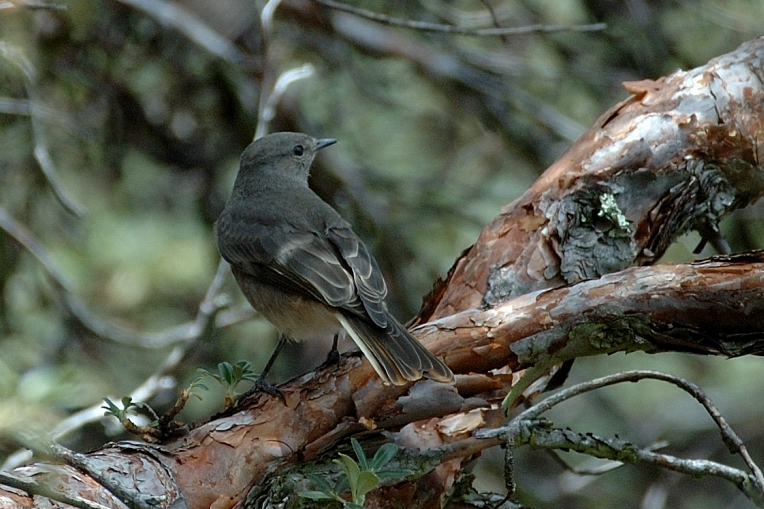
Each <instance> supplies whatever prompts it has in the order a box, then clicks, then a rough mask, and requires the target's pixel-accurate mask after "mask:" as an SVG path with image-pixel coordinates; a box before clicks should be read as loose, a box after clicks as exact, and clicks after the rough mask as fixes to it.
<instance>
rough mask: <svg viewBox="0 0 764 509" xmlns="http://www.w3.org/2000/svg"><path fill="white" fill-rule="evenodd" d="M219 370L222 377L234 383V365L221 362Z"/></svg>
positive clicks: (227, 381) (226, 381)
mask: <svg viewBox="0 0 764 509" xmlns="http://www.w3.org/2000/svg"><path fill="white" fill-rule="evenodd" d="M218 372H219V373H220V378H221V379H222V380H223V381H224V382H225V383H226V384H227V385H232V384H233V366H231V364H230V363H229V362H225V361H224V362H221V363H219V364H218Z"/></svg>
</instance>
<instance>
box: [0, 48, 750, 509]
mask: <svg viewBox="0 0 764 509" xmlns="http://www.w3.org/2000/svg"><path fill="white" fill-rule="evenodd" d="M763 77H764V38H759V39H755V40H753V41H750V42H748V43H746V44H744V45H742V46H741V47H740V48H738V49H737V50H735V51H733V52H731V53H729V54H726V55H723V56H721V57H718V58H716V59H714V60H712V61H711V62H709V63H708V64H707V65H706V66H703V67H700V68H697V69H694V70H692V71H686V72H685V71H677V72H675V73H673V74H671V75H670V76H667V77H665V78H661V79H659V80H656V81H649V80H647V81H643V82H638V83H629V84H627V90H628V91H629V92H631V94H632V95H631V96H630V97H629V98H628V99H626V100H624V101H623V102H621V103H620V104H618V105H616V106H615V107H613V108H612V109H611V110H610V111H608V112H606V113H605V114H604V115H602V117H600V119H599V120H598V121H597V123H596V124H595V126H594V127H593V128H592V129H591V130H590V131H589V132H587V133H586V134H585V135H584V136H583V137H582V138H581V139H580V140H578V142H576V143H575V144H574V145H573V146H572V147H571V148H570V149H569V150H568V151H567V152H566V153H565V154H563V156H562V157H561V158H560V159H559V160H558V161H557V162H555V163H554V164H553V165H552V166H551V167H550V168H549V169H548V170H547V171H546V173H544V175H542V176H541V177H540V178H539V180H538V181H537V182H536V183H535V184H534V185H533V186H532V187H531V188H530V189H529V190H528V191H527V192H526V193H525V194H524V195H523V196H522V197H520V198H519V199H518V200H516V201H515V202H513V203H511V204H509V205H507V206H506V207H505V208H504V209H503V210H502V212H501V214H500V216H499V217H498V218H497V219H496V220H495V221H494V222H492V223H491V224H490V225H488V226H487V227H486V228H485V229H484V231H483V232H482V234H481V235H480V238H479V239H478V241H477V242H476V244H475V245H474V246H473V247H472V248H471V249H470V250H469V251H467V252H465V253H464V255H463V256H462V257H461V258H460V259H459V260H457V262H456V264H455V265H454V267H453V268H452V270H451V272H450V274H449V276H448V278H447V280H446V281H445V282H442V284H441V285H439V286H438V287H437V288H436V289H434V290H433V292H432V293H431V295H430V298H429V300H428V301H427V302H426V306H425V308H424V309H425V311H423V312H422V313H420V316H419V318H418V320H417V324H418V327H416V328H415V329H414V331H413V333H414V334H415V335H416V336H417V337H418V338H419V339H421V340H422V341H423V342H424V343H425V344H426V345H427V346H428V347H429V348H430V349H432V350H433V351H434V352H436V353H438V354H440V355H442V356H444V358H445V359H446V361H447V363H448V364H449V365H450V366H451V368H452V369H453V370H454V371H455V372H456V373H457V374H459V375H458V376H457V381H456V384H455V385H454V386H449V385H444V384H438V383H435V382H431V381H427V380H425V381H420V382H417V383H416V384H413V385H411V386H408V387H386V386H383V385H382V384H381V383H380V381H379V379H378V378H377V377H376V376H375V375H374V372H373V369H372V368H371V367H370V365H369V364H368V362H365V361H364V360H363V359H361V358H359V357H357V356H353V355H350V356H345V358H344V359H343V361H342V362H341V364H340V365H339V367H324V368H320V369H318V370H317V371H315V372H313V373H309V374H306V375H304V376H302V377H300V378H298V379H295V380H292V381H290V382H288V383H286V384H284V385H282V386H281V387H280V388H281V390H282V391H283V392H284V395H285V397H286V402H287V404H286V405H285V404H283V403H282V402H281V401H280V400H279V399H277V398H272V397H270V396H267V395H260V396H258V397H256V398H254V399H253V400H252V401H251V404H250V405H249V406H248V407H247V408H244V409H242V410H239V411H236V412H229V413H226V414H223V415H219V416H215V417H213V418H212V420H211V421H210V422H208V423H205V424H202V425H200V426H198V427H196V428H194V429H193V430H191V431H189V432H188V433H187V434H186V435H185V436H183V437H181V438H179V439H175V440H173V441H170V442H168V443H165V444H163V445H162V446H161V447H158V446H157V447H154V446H151V447H150V446H143V445H135V444H131V443H124V444H113V445H109V446H106V447H104V448H103V449H101V450H99V451H96V452H94V453H90V454H89V455H87V458H89V461H91V462H92V466H93V468H94V469H97V470H99V471H102V472H105V473H107V474H109V475H108V476H107V477H108V478H109V484H110V485H112V486H114V485H117V486H122V487H123V488H122V490H121V491H119V490H117V492H118V493H121V494H123V495H125V494H126V496H127V498H132V499H133V500H139V501H143V502H142V503H143V504H144V505H141V504H136V505H134V506H135V507H149V506H154V507H156V506H159V507H171V506H172V507H189V508H192V509H196V508H208V507H213V508H225V507H233V506H234V505H237V504H241V503H243V501H244V500H245V497H246V496H247V494H248V493H250V490H251V489H252V488H253V486H259V485H261V483H264V482H270V481H268V480H269V479H273V475H274V474H277V473H283V472H284V471H285V470H284V469H285V468H287V467H289V466H291V465H295V464H297V463H304V462H307V461H310V460H314V459H317V458H318V457H319V456H320V454H321V453H322V452H323V451H326V450H328V449H330V448H331V447H332V446H333V445H334V444H336V443H337V441H339V440H340V439H342V438H344V437H347V436H349V435H351V434H354V433H357V432H358V431H362V430H372V429H373V430H383V429H386V430H389V431H390V434H389V436H390V437H391V438H393V439H394V440H396V441H397V442H398V443H399V444H400V445H406V446H408V447H409V448H411V449H413V448H415V447H419V448H420V449H428V448H432V449H437V450H439V451H445V452H443V454H442V455H441V456H438V457H437V460H438V461H437V462H435V463H433V464H431V465H430V467H428V468H429V470H427V472H429V473H428V474H427V475H424V476H421V477H419V479H417V480H413V481H407V482H403V483H399V484H397V485H395V486H394V487H387V488H383V489H380V490H378V491H377V492H376V493H375V494H373V495H372V496H371V498H370V499H369V500H370V501H374V503H377V504H379V506H380V507H385V506H388V505H391V504H396V503H398V502H400V501H404V500H405V501H406V503H407V504H408V506H409V507H434V506H437V505H438V504H439V503H440V502H441V501H442V500H443V499H444V497H445V494H446V493H447V491H448V490H449V488H450V487H451V486H452V485H453V482H454V479H455V478H456V476H457V474H458V473H459V471H460V470H461V468H462V461H464V460H466V459H468V458H470V457H472V455H474V454H475V453H476V452H478V451H479V450H480V448H481V447H484V446H487V445H486V444H485V443H483V445H480V444H479V443H478V441H476V440H475V439H474V438H473V437H471V432H472V431H473V430H474V429H476V428H478V427H481V426H485V425H486V424H491V423H494V422H496V421H497V420H498V419H500V418H501V413H500V411H499V410H497V409H496V405H495V404H496V403H497V402H499V401H500V400H501V399H502V398H503V397H504V396H505V395H506V394H507V391H508V390H509V388H510V387H511V385H512V383H513V382H515V381H516V378H517V376H516V371H517V370H518V368H521V367H524V366H540V365H541V366H546V365H553V364H555V363H559V362H561V361H564V360H567V359H573V358H576V357H581V356H586V355H599V354H603V353H613V352H618V351H626V352H630V351H635V350H642V351H647V352H662V351H682V352H691V353H696V354H709V355H725V356H738V355H750V354H754V355H761V354H762V353H764V323H763V322H762V320H761V319H760V317H761V316H762V312H763V311H764V290H762V288H764V254H762V253H750V254H747V255H741V256H735V257H719V258H716V259H713V260H708V261H704V262H699V263H694V264H685V265H658V266H653V267H632V268H628V267H630V266H632V265H637V266H639V265H648V264H650V263H652V262H654V261H655V260H656V259H658V258H659V257H660V256H661V255H662V254H663V252H664V251H665V249H666V248H667V247H668V245H669V244H670V243H671V241H672V240H673V239H675V238H676V236H678V235H680V234H682V233H684V232H686V231H688V230H693V229H696V230H699V231H701V233H702V234H703V236H704V238H706V239H708V240H709V241H712V242H718V241H719V238H718V237H717V236H716V235H715V233H714V232H715V228H716V225H717V224H718V222H719V220H720V219H721V218H723V217H724V216H725V215H727V214H729V213H730V212H731V211H732V210H735V209H736V208H739V207H744V206H746V205H748V204H750V203H752V202H753V201H755V200H756V199H758V198H759V197H760V196H761V195H762V193H764V173H763V172H762V167H761V166H760V164H759V160H760V157H759V154H760V153H761V152H762V150H764V146H763V145H762V143H764V141H762V140H764V133H763V132H762V115H761V112H762V111H764V87H763V85H762V81H763V80H762V78H763ZM531 292H532V293H531ZM425 322H427V323H425ZM444 416H448V417H445V418H444ZM494 443H495V442H492V443H491V444H489V445H493V444H494ZM435 465H438V466H435ZM43 472H44V474H43ZM14 475H17V476H19V477H24V478H27V479H38V480H39V479H40V478H42V477H44V478H45V479H46V482H47V483H48V484H50V485H52V486H58V488H59V489H60V490H67V491H71V492H72V493H80V494H81V495H82V496H83V497H85V498H87V499H89V500H93V501H98V502H99V503H101V504H103V505H105V506H107V507H122V506H121V505H120V503H118V502H116V500H115V497H114V496H113V495H112V494H110V493H108V492H107V490H105V489H102V488H101V486H100V485H99V484H98V483H97V482H95V481H94V480H93V479H92V478H90V477H89V476H87V475H85V474H84V473H82V472H81V471H77V470H75V469H73V468H72V467H54V466H49V465H45V464H38V465H33V466H30V467H23V468H19V469H17V470H16V471H14ZM269 476H270V477H269ZM268 486H269V485H265V487H266V488H267V487H268ZM157 496H158V497H160V498H152V497H157ZM259 496H261V497H264V498H268V497H271V496H274V493H272V492H268V491H267V490H266V491H262V490H261V491H260V492H259ZM292 496H294V494H293V493H292ZM147 497H148V498H147ZM161 497H163V498H161ZM36 502H39V500H38V501H35V500H33V498H32V497H29V496H27V495H25V494H24V493H22V492H19V491H18V490H15V489H12V488H7V489H3V488H0V505H2V506H3V507H30V506H32V505H34V504H35V503H36Z"/></svg>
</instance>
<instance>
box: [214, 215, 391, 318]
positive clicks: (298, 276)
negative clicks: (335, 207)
mask: <svg viewBox="0 0 764 509" xmlns="http://www.w3.org/2000/svg"><path fill="white" fill-rule="evenodd" d="M219 244H220V245H219V247H220V251H221V254H222V255H223V258H225V259H226V260H227V261H228V262H229V263H230V264H231V265H233V266H235V267H236V268H237V269H239V270H241V271H244V272H246V273H248V274H251V275H252V276H254V277H257V278H258V279H260V280H261V281H264V282H268V283H270V284H272V285H274V286H277V287H279V288H284V289H290V290H292V291H295V292H297V293H302V294H308V295H310V296H312V297H313V298H315V299H316V300H318V301H320V302H324V303H325V304H328V305H330V306H332V307H335V308H340V309H343V310H345V311H348V312H350V313H352V314H354V315H356V316H360V317H362V318H366V317H368V318H370V319H371V320H372V321H373V322H374V323H376V324H377V325H379V326H380V327H386V326H387V323H388V320H387V312H386V309H385V306H384V302H383V301H384V297H385V295H386V293H387V288H386V286H385V282H384V280H383V279H382V275H381V272H380V270H379V268H378V267H377V264H376V262H375V261H374V259H373V258H372V256H371V255H370V254H369V252H368V250H367V249H366V246H364V244H363V243H362V242H361V241H360V240H359V239H358V237H356V235H355V234H354V233H353V231H352V230H350V228H335V229H330V230H328V231H327V232H326V234H325V235H323V234H317V233H311V232H300V231H296V230H294V229H293V228H283V227H281V228H280V227H266V226H260V225H258V226H252V225H250V226H249V227H248V228H247V232H246V236H240V237H239V238H238V239H231V238H230V237H229V238H227V239H226V242H224V243H219Z"/></svg>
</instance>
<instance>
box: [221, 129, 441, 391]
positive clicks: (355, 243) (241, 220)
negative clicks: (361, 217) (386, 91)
mask: <svg viewBox="0 0 764 509" xmlns="http://www.w3.org/2000/svg"><path fill="white" fill-rule="evenodd" d="M336 141H337V140H335V139H332V138H325V139H315V138H312V137H310V136H308V135H306V134H300V133H286V132H285V133H274V134H270V135H268V136H264V137H263V138H260V139H258V140H256V141H254V142H253V143H251V144H250V145H249V146H248V147H247V148H246V150H245V151H244V153H243V154H242V156H241V166H240V169H239V173H238V175H237V176H236V181H235V182H234V185H233V192H232V194H231V198H230V199H229V200H228V203H227V204H226V206H225V208H224V209H223V212H222V214H221V215H220V218H219V219H218V221H217V223H216V225H215V234H216V237H217V244H218V249H219V250H220V254H221V255H222V256H223V258H225V260H226V261H228V263H229V264H230V265H231V270H232V272H233V275H234V276H235V278H236V281H237V283H238V284H239V287H240V288H241V291H242V292H243V293H244V295H245V296H246V297H247V300H248V301H249V303H250V304H252V306H253V307H254V308H255V309H256V310H257V311H259V312H260V313H262V315H263V316H265V318H267V319H268V320H269V321H270V322H271V323H272V324H273V325H274V326H275V327H276V328H277V329H278V330H279V331H280V332H281V338H280V339H279V343H278V345H277V346H276V350H275V351H274V352H273V355H272V356H271V359H270V360H269V362H268V364H267V365H266V368H265V370H264V371H263V373H262V374H261V375H260V382H262V383H263V384H264V377H265V375H266V374H267V372H268V370H269V369H270V366H271V364H272V362H273V360H274V359H275V357H276V356H277V355H278V352H279V350H280V348H281V346H282V345H283V342H284V339H285V337H289V338H293V339H308V338H316V337H320V336H322V335H327V336H328V335H330V334H334V335H335V336H334V340H335V343H334V344H335V347H336V341H337V336H336V334H337V333H338V332H339V331H341V330H342V329H344V330H345V331H347V333H348V334H349V335H350V337H351V338H352V339H353V341H354V342H355V343H356V344H357V345H358V347H359V348H360V349H361V351H362V352H363V353H364V354H365V355H366V357H367V358H368V359H369V361H370V362H371V364H372V366H373V367H374V369H375V370H376V372H377V373H378V374H379V376H380V378H382V380H383V381H385V382H387V383H389V384H393V385H404V384H406V383H407V382H409V381H414V380H418V379H420V378H422V377H423V376H425V377H428V378H431V379H433V380H437V381H439V382H453V380H454V375H453V373H452V372H451V370H450V369H449V368H448V366H446V365H445V364H444V363H443V361H441V360H440V359H438V358H437V357H435V356H434V355H433V354H431V353H430V352H429V351H427V350H426V349H425V348H424V347H423V346H422V345H421V344H420V343H419V342H418V341H417V340H416V339H414V338H413V337H412V336H411V335H410V334H409V333H408V332H407V331H406V329H405V328H404V327H403V326H402V325H401V324H400V323H399V322H398V321H397V320H396V319H395V318H394V317H393V316H392V315H391V314H390V313H389V312H388V311H387V307H386V306H385V302H384V299H385V295H386V294H387V287H386V285H385V281H384V279H383V277H382V272H381V271H380V269H379V267H378V266H377V262H376V261H375V260H374V258H373V257H372V255H371V254H370V253H369V250H368V249H367V248H366V246H365V245H364V243H363V242H362V241H361V239H359V238H358V236H357V235H356V234H355V233H354V232H353V230H352V229H351V228H350V224H349V223H348V222H347V221H345V220H344V219H342V217H340V215H339V214H338V213H337V212H336V211H335V210H334V209H333V208H332V207H331V206H330V205H329V204H327V203H326V202H324V201H323V200H322V199H321V198H319V197H318V195H317V194H315V193H314V192H313V191H312V190H311V189H310V188H309V187H308V173H309V171H310V165H311V163H312V162H313V158H314V157H315V155H316V153H317V152H318V151H319V150H320V149H322V148H324V147H327V146H329V145H332V144H333V143H335V142H336ZM265 385H266V386H267V384H265Z"/></svg>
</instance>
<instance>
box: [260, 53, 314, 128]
mask: <svg viewBox="0 0 764 509" xmlns="http://www.w3.org/2000/svg"><path fill="white" fill-rule="evenodd" d="M312 75H313V66H312V65H310V64H305V65H303V66H302V67H297V68H295V69H290V70H289V71H286V72H284V73H282V74H281V76H279V77H278V79H277V80H276V84H275V85H273V91H271V93H270V94H267V95H263V98H264V101H263V100H261V101H260V105H261V108H260V114H259V119H258V122H257V131H255V139H258V138H262V137H263V136H265V135H266V134H267V133H268V128H269V126H270V122H271V120H273V117H275V116H276V105H277V104H278V103H279V101H280V100H281V97H282V96H283V95H284V92H286V89H287V88H288V87H289V85H290V84H292V83H294V82H295V81H298V80H301V79H305V78H308V77H310V76H312Z"/></svg>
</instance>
